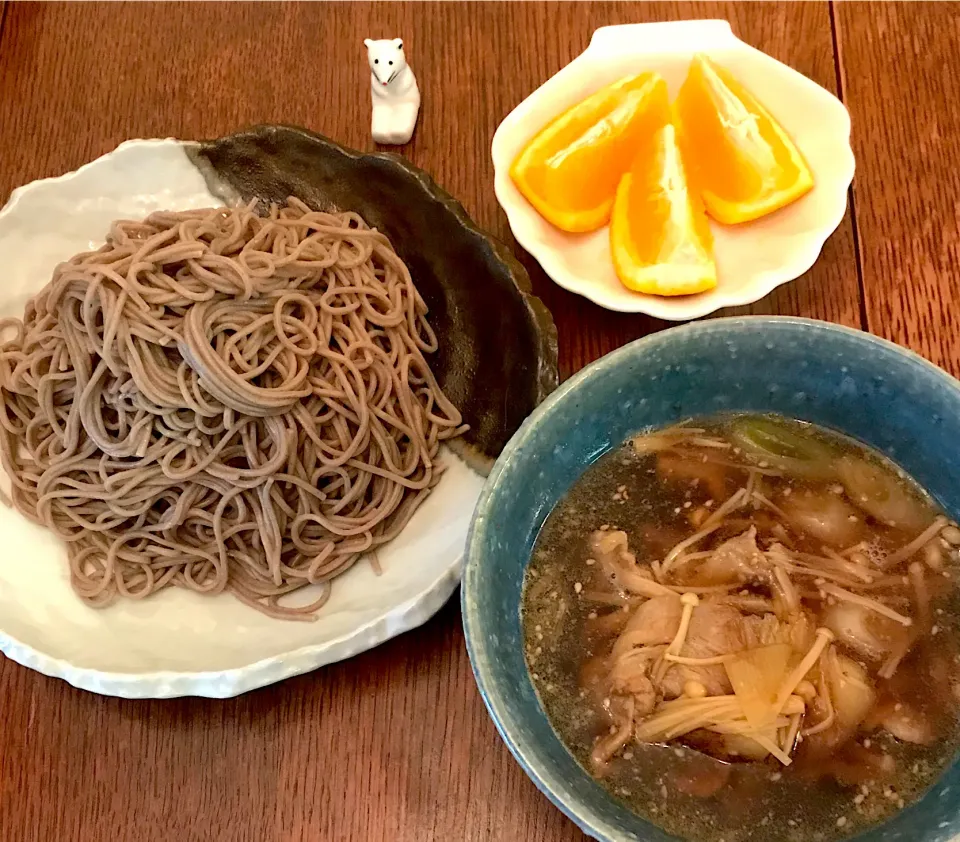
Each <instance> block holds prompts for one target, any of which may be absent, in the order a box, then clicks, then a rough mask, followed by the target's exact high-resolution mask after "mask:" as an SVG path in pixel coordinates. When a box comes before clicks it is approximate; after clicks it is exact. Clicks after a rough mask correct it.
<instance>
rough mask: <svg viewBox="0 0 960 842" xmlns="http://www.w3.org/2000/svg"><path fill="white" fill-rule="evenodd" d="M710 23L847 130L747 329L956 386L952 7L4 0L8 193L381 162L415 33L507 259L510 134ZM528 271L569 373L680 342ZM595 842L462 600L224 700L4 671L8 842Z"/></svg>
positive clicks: (461, 175)
mask: <svg viewBox="0 0 960 842" xmlns="http://www.w3.org/2000/svg"><path fill="white" fill-rule="evenodd" d="M701 17H721V18H727V19H729V20H730V21H731V23H732V24H733V27H734V29H735V31H736V32H737V33H738V34H739V35H740V36H741V37H742V38H744V39H745V40H746V41H748V42H750V43H751V44H753V45H755V46H757V47H759V48H760V49H762V50H764V51H766V52H768V53H770V54H771V55H773V56H775V57H777V58H778V59H780V60H782V61H784V62H786V63H788V64H790V65H792V66H793V67H795V68H796V69H798V70H800V71H801V72H802V73H805V74H806V75H808V76H810V77H811V78H813V79H815V80H816V81H817V82H819V83H820V84H821V85H823V86H825V87H827V88H829V89H831V90H833V91H836V92H838V93H839V94H840V96H841V97H842V99H843V100H844V102H845V103H846V104H847V107H848V108H849V109H850V111H851V113H852V117H853V143H854V151H855V153H856V156H857V176H856V180H855V182H854V190H853V202H852V203H851V208H850V211H849V212H848V214H847V217H846V219H845V220H844V222H843V224H842V225H841V226H840V228H839V230H838V231H837V232H836V233H835V234H834V235H833V237H832V238H831V239H830V241H829V242H828V243H827V245H826V247H825V249H824V252H823V254H822V256H821V258H820V260H819V262H818V263H817V264H816V266H815V267H814V268H813V269H812V270H811V271H810V272H809V273H808V274H807V275H806V276H805V277H803V278H801V279H799V280H797V281H796V282H794V283H792V284H790V285H788V286H786V287H782V288H781V289H780V290H778V291H777V292H776V293H775V294H774V295H771V296H770V297H769V298H766V299H764V300H763V301H760V302H758V303H757V304H755V305H753V306H752V307H750V308H748V311H749V312H753V313H779V314H790V315H802V316H811V317H816V318H822V319H829V320H832V321H838V322H843V323H845V324H849V325H854V326H859V327H863V328H866V329H868V330H870V331H872V332H874V333H877V334H880V335H881V336H885V337H887V338H889V339H892V340H894V341H896V342H900V343H902V344H904V345H908V346H910V347H911V348H913V349H915V350H916V351H918V352H920V353H922V354H924V355H925V356H927V357H928V358H929V359H931V360H933V361H934V362H936V363H938V364H940V365H942V366H944V367H945V368H947V369H948V370H949V371H951V372H952V373H953V374H960V339H958V337H957V330H958V326H960V319H958V316H957V312H956V304H955V299H956V298H957V297H958V293H960V270H958V268H957V266H958V261H960V246H958V243H960V236H958V226H960V203H958V197H960V105H958V103H960V62H958V61H957V58H956V52H957V48H958V45H960V6H958V5H956V4H952V3H930V4H924V3H905V4H903V5H900V4H897V3H882V4H860V3H847V2H842V3H817V2H810V3H783V4H779V3H744V4H734V3H719V4H711V3H596V4H593V3H575V4H563V3H549V4H548V3H539V2H537V3H509V4H506V3H504V4H495V3H469V4H455V3H439V4H419V3H418V4H369V5H368V4H366V3H349V4H343V5H341V4H334V3H309V4H302V5H288V4H281V3H271V4H269V5H260V4H254V3H237V4H234V3H217V4H205V3H184V4H156V5H154V4H146V3H144V4H141V3H130V4H123V3H104V4H88V3H77V4H73V3H71V4H64V5H58V4H43V5H39V4H38V5H34V4H29V3H19V2H8V3H6V5H5V6H4V4H3V2H2V0H0V202H2V201H4V200H5V198H6V196H7V195H8V193H9V191H10V190H12V189H13V188H14V187H16V186H18V185H20V184H23V183H25V182H28V181H31V180H32V179H35V178H41V177H44V176H51V175H58V174H60V173H63V172H66V171H68V170H71V169H73V168H75V167H77V166H79V165H81V164H83V163H85V162H86V161H89V160H91V159H93V158H95V157H97V156H99V155H101V154H103V153H105V152H108V151H109V150H111V149H112V148H113V147H114V146H116V145H117V144H118V143H120V142H121V141H123V140H125V139H127V138H132V137H155V136H176V137H182V138H202V137H211V136H216V135H220V134H223V133H226V132H229V131H232V130H234V129H237V128H239V127H242V126H244V125H247V124H251V123H255V122H268V121H276V122H286V123H297V124H302V125H304V126H307V127H309V128H312V129H316V130H318V131H321V132H324V133H325V134H328V135H330V136H332V137H334V138H336V139H337V140H339V141H341V142H344V143H346V144H349V145H352V146H355V147H359V148H370V146H371V141H370V139H369V134H368V120H369V107H370V105H369V94H368V82H367V70H366V67H365V59H364V54H363V49H362V39H363V38H364V37H372V38H379V37H395V36H402V37H403V38H404V40H405V41H406V47H407V50H408V53H409V55H410V57H411V64H412V66H413V67H414V69H415V71H416V73H417V77H418V79H419V82H420V86H421V89H422V90H423V92H424V104H423V109H422V113H421V118H420V124H419V127H418V129H417V133H416V136H415V139H414V142H413V143H412V144H411V145H410V147H409V148H407V149H406V150H405V152H406V154H407V155H408V156H409V157H410V158H411V159H412V160H413V161H414V162H415V163H417V164H419V165H420V166H422V167H424V168H426V169H427V170H429V171H430V172H432V173H433V174H434V175H435V176H436V178H437V180H438V181H439V182H440V183H441V184H442V185H444V186H445V187H446V188H447V189H448V190H449V191H450V192H451V193H453V194H454V195H456V196H458V197H459V198H460V199H462V200H463V202H464V204H465V205H466V207H467V209H468V211H469V212H470V213H471V214H472V215H473V216H474V217H475V218H476V219H477V220H479V221H480V222H481V223H482V224H483V225H484V226H486V227H487V228H488V229H490V230H492V231H495V232H497V233H498V234H499V235H500V236H501V237H503V238H504V239H506V240H507V241H508V242H510V241H511V238H510V234H509V230H508V228H507V224H506V220H505V217H504V215H503V214H502V213H501V211H500V210H499V208H498V206H497V204H496V200H495V198H494V195H493V189H492V180H493V168H492V165H491V163H490V157H489V145H490V139H491V137H492V136H493V132H494V129H495V128H496V126H497V124H498V122H499V121H500V120H501V119H502V118H503V117H504V116H505V115H506V114H507V113H508V112H509V111H510V109H511V108H512V107H513V106H514V105H515V104H516V103H517V102H519V101H520V100H521V99H522V98H523V97H524V96H526V95H527V94H528V93H529V92H530V91H532V90H533V89H534V88H535V87H537V86H538V85H539V84H540V83H541V82H543V81H544V80H546V79H547V78H548V77H549V76H550V75H551V74H552V73H554V72H556V71H557V70H558V69H559V68H560V67H561V66H563V65H564V64H565V63H566V62H568V61H569V60H570V59H572V58H573V57H574V56H575V55H576V54H577V53H579V52H580V51H581V50H582V49H583V48H584V47H585V46H586V44H587V42H588V40H589V38H590V34H591V32H592V31H593V30H594V29H595V28H596V27H598V26H601V25H604V24H610V23H626V22H638V21H648V20H661V19H675V18H701ZM524 259H525V261H526V265H527V267H528V269H529V270H530V273H531V275H532V277H533V281H534V285H535V287H536V289H537V292H538V293H539V294H540V295H541V296H542V297H543V299H544V301H546V303H547V304H548V306H549V307H550V308H551V309H552V310H553V312H554V315H555V317H556V321H557V324H558V328H559V331H560V353H561V365H562V370H563V374H564V376H566V375H569V374H570V373H572V372H573V371H575V370H577V369H578V368H580V367H581V366H583V365H585V364H586V363H589V362H590V361H591V360H593V359H595V358H597V357H599V356H600V355H602V354H604V353H606V352H607V351H609V350H611V349H613V348H615V347H617V346H619V345H621V344H623V343H624V342H627V341H629V340H631V339H634V338H636V337H639V336H642V335H644V334H646V333H649V332H650V331H652V330H657V329H660V328H662V327H664V326H665V325H664V324H663V323H659V322H655V321H654V320H651V319H648V318H645V317H636V316H624V315H617V314H613V313H608V312H606V311H603V310H600V309H598V308H596V307H594V306H592V305H590V304H589V303H587V302H585V301H583V300H581V299H577V298H575V297H574V296H572V295H569V294H567V293H565V292H563V291H562V290H560V289H558V288H557V287H555V286H553V285H552V284H551V283H550V282H549V281H548V279H547V278H546V277H545V276H544V275H543V273H542V272H540V271H539V269H538V268H537V266H536V265H535V264H534V263H533V262H532V261H531V260H530V259H529V258H527V257H526V256H524ZM0 278H2V273H0ZM0 282H2V281H0ZM583 838H584V837H583V836H582V834H580V833H579V832H578V831H577V830H576V829H575V828H574V826H573V825H572V824H571V823H570V822H568V821H567V820H566V819H565V818H563V817H562V816H561V814H560V813H559V812H558V811H556V810H555V809H554V808H553V807H552V806H550V805H549V803H548V802H547V801H546V799H545V798H543V797H542V796H541V795H540V794H539V793H538V792H537V791H536V789H535V788H534V786H533V784H531V783H530V782H529V781H528V780H527V779H526V777H525V776H524V775H523V773H522V772H521V771H520V769H519V767H518V766H517V765H516V764H515V763H514V762H513V760H512V758H511V757H510V755H509V753H508V752H507V750H506V748H505V747H504V746H503V744H502V743H501V742H500V740H499V738H498V736H497V734H496V731H495V730H494V727H493V725H492V723H491V721H490V720H489V718H488V717H487V715H486V712H485V710H484V708H483V705H482V703H481V701H480V698H479V696H478V694H477V691H476V688H475V686H474V683H473V679H472V676H471V673H470V666H469V663H468V661H467V656H466V652H465V650H464V645H463V636H462V632H461V630H460V617H459V611H458V608H457V605H456V602H455V601H454V602H452V603H451V604H450V605H448V606H447V607H446V608H445V609H444V610H442V611H441V612H440V614H439V616H437V617H436V618H434V619H433V620H432V621H431V622H430V623H428V624H427V625H426V626H425V627H424V628H423V629H420V630H418V631H416V632H412V633H410V634H407V635H405V636H403V637H401V638H399V639H397V640H394V641H392V642H391V643H388V644H386V645H385V646H382V647H380V648H379V649H377V650H376V651H374V652H370V653H367V654H366V655H362V656H360V657H358V658H354V659H353V660H351V661H348V662H346V663H343V664H339V665H336V666H333V667H330V668H327V669H324V670H322V671H320V672H316V673H314V674H312V675H306V676H302V677H300V678H296V679H293V680H291V681H287V682H284V683H283V684H280V685H277V686H275V687H270V688H266V689H264V690H261V691H258V692H254V693H250V694H248V695H246V696H244V697H242V698H239V699H236V700H232V701H226V702H217V701H206V700H196V699H186V700H177V701H158V702H129V701H120V700H116V699H105V698H100V697H97V696H94V695H92V694H88V693H83V692H80V691H78V690H75V689H73V688H71V687H69V686H67V685H66V684H65V683H63V682H60V681H55V680H53V679H49V678H45V677H43V676H40V675H37V674H35V673H33V672H30V671H28V670H26V669H24V668H22V667H20V666H17V665H16V664H14V663H12V662H10V661H7V660H5V659H3V658H2V656H0V840H3V842H8V841H9V842H32V840H38V842H39V840H42V842H73V840H84V841H85V842H86V840H92V842H100V840H120V841H121V842H128V841H129V842H146V840H151V842H152V840H157V841H158V842H159V840H165V841H166V840H176V842H194V840H196V841H197V842H201V840H203V842H208V840H223V842H246V840H250V842H280V840H283V842H288V840H289V842H293V841H294V840H310V842H314V840H324V842H326V840H331V842H334V841H336V842H338V841H339V840H351V842H352V841H353V840H357V842H366V841H367V840H371V842H373V841H374V840H384V841H385V842H401V841H402V842H407V841H408V840H409V842H431V841H432V840H438V842H439V840H444V841H445V840H558V842H562V841H563V840H579V839H583Z"/></svg>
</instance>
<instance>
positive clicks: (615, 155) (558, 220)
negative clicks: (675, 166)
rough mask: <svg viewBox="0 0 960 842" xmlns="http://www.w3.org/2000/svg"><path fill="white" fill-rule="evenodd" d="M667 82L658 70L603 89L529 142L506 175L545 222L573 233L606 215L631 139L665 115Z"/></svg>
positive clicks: (632, 149) (630, 151)
mask: <svg viewBox="0 0 960 842" xmlns="http://www.w3.org/2000/svg"><path fill="white" fill-rule="evenodd" d="M668 110H669V105H668V98H667V85H666V82H665V81H664V80H663V78H662V77H661V76H660V75H659V74H656V73H641V74H640V75H639V76H630V77H626V78H623V79H620V80H618V81H617V82H614V83H613V84H612V85H608V86H607V87H605V88H601V89H600V90H599V91H597V92H596V93H595V94H593V95H591V96H590V97H588V98H587V99H585V100H584V101H583V102H581V103H580V104H579V105H575V106H574V107H573V108H571V109H569V110H568V111H566V112H565V113H563V114H561V115H560V116H559V117H558V118H556V119H555V120H554V121H553V122H551V123H550V124H548V125H547V126H546V128H544V129H543V130H542V131H541V132H540V133H539V134H537V135H536V137H534V138H533V140H531V141H530V143H529V144H527V146H526V148H525V149H524V150H523V151H522V152H521V153H520V155H519V156H518V157H517V159H516V160H515V161H514V163H513V166H512V167H511V168H510V175H511V177H512V178H513V181H514V183H515V184H516V185H517V188H518V189H519V190H520V192H521V193H522V194H523V195H524V197H525V198H526V199H527V201H529V202H530V204H532V205H533V206H534V207H535V208H536V209H537V211H538V212H539V213H540V214H541V215H542V216H543V217H544V218H545V219H546V220H547V221H548V222H550V223H552V224H553V225H555V226H557V227H558V228H560V229H562V230H564V231H570V232H574V233H578V232H585V231H594V230H596V229H597V228H601V227H603V226H604V225H606V223H607V222H608V221H609V219H610V211H611V208H612V207H613V199H614V195H615V194H616V190H617V183H618V182H619V180H620V177H621V176H622V175H623V173H624V172H625V171H626V169H627V167H629V165H630V162H631V160H632V159H633V155H634V152H635V150H636V147H637V144H638V143H639V142H640V141H641V140H642V138H643V137H644V136H645V135H648V134H649V133H650V132H652V131H653V130H654V129H655V128H656V127H657V126H658V125H661V124H662V123H663V122H664V120H665V119H666V114H667V113H668Z"/></svg>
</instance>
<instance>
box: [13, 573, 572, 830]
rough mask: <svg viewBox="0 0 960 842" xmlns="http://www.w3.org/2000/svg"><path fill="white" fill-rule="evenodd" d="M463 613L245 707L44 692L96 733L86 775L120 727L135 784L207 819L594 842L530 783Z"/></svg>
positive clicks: (240, 702)
mask: <svg viewBox="0 0 960 842" xmlns="http://www.w3.org/2000/svg"><path fill="white" fill-rule="evenodd" d="M459 604H460V597H459V591H457V592H456V593H455V594H454V595H453V597H452V598H451V599H450V601H449V602H448V603H447V604H446V605H445V606H444V608H442V609H441V611H440V612H439V613H438V614H437V615H436V616H435V617H434V618H432V619H431V620H429V621H428V622H427V623H426V624H425V625H424V626H422V627H420V628H418V629H414V630H412V631H410V632H406V633H404V634H402V635H400V636H398V637H396V638H394V639H392V640H390V641H388V642H386V643H384V644H383V645H381V646H379V647H377V648H376V649H373V650H371V651H369V652H366V653H363V654H361V655H358V656H356V657H354V658H351V659H348V660H346V661H342V662H339V663H335V664H331V665H328V666H326V667H323V668H321V669H319V670H316V671H314V672H312V673H307V674H304V675H301V676H297V677H294V678H291V679H288V680H286V681H283V682H280V683H278V684H274V685H271V686H269V687H264V688H261V689H259V690H254V691H251V692H249V693H246V694H244V695H242V696H239V697H237V698H233V699H226V700H215V699H200V698H180V699H165V700H124V699H116V698H104V697H100V696H96V695H94V694H91V693H87V692H84V691H80V690H75V689H73V688H70V687H69V686H68V685H66V684H64V683H63V682H60V681H57V680H54V679H46V678H41V679H40V680H42V681H49V682H51V684H52V688H51V689H53V688H62V690H60V691H59V692H55V693H51V694H50V695H51V696H55V697H56V698H58V699H59V703H58V704H59V707H60V709H61V710H62V711H63V714H62V715H63V716H64V717H65V718H67V717H68V718H69V720H70V721H72V722H77V723H86V725H80V726H79V730H80V732H81V733H79V734H75V735H74V736H73V737H71V738H70V739H69V742H70V743H71V745H72V747H73V748H76V749H79V748H80V747H81V746H83V751H84V754H85V755H86V756H88V757H89V758H90V759H89V760H88V761H86V762H88V763H89V762H91V761H92V762H93V764H95V765H99V764H101V763H103V762H104V761H105V756H106V755H105V754H104V753H103V752H104V751H106V750H105V749H103V748H102V747H98V746H97V734H98V733H99V732H100V728H101V727H102V726H103V725H108V726H110V727H114V726H115V725H116V724H117V723H118V720H119V728H118V731H119V740H120V742H121V743H122V744H124V745H126V746H127V747H128V749H129V748H131V747H133V746H140V747H141V748H145V750H146V756H144V755H143V754H142V753H141V752H140V750H139V749H138V752H137V754H138V758H139V759H135V760H134V761H133V762H132V763H131V764H130V765H128V766H127V768H126V772H125V774H128V775H129V776H131V778H132V779H135V780H138V782H139V785H144V784H146V785H149V786H151V787H153V789H154V791H155V792H157V793H158V794H160V797H161V798H162V799H164V800H166V798H167V797H168V796H170V795H171V793H172V792H173V791H174V790H176V789H187V790H189V794H188V795H186V796H185V801H184V802H183V807H182V809H183V810H184V811H185V813H186V815H188V816H189V815H190V814H191V813H192V814H193V819H194V820H196V821H200V820H201V814H202V811H203V810H204V809H206V808H205V807H204V806H203V805H204V804H205V803H209V802H210V801H211V800H215V801H218V802H222V801H223V800H224V799H228V800H233V801H235V802H236V804H237V806H236V808H235V809H236V810H240V811H244V812H246V811H248V810H249V809H250V808H249V807H248V806H247V805H248V804H262V805H264V809H266V810H268V811H269V814H270V815H269V817H264V818H263V819H262V820H263V821H264V822H266V823H267V824H266V826H269V827H273V826H274V815H275V816H276V819H275V821H276V823H277V828H278V837H279V838H284V839H285V838H288V836H290V835H292V836H295V837H297V838H317V839H320V838H322V839H331V840H333V839H364V840H370V842H373V840H379V839H383V840H385V842H386V840H390V842H400V841H401V840H403V841H404V842H405V840H407V839H409V840H410V842H414V840H416V842H422V841H423V840H425V839H434V838H436V839H440V838H445V837H446V836H449V835H450V834H454V835H455V836H456V838H458V839H464V840H468V839H469V840H474V839H475V840H477V841H478V842H479V840H483V839H489V838H492V836H491V834H494V833H495V832H496V829H497V828H501V829H503V828H506V829H508V830H509V831H510V834H511V836H513V835H514V834H516V835H517V838H519V837H520V836H522V835H528V836H537V835H538V834H540V833H541V832H543V829H544V828H547V829H549V831H550V833H549V837H548V838H550V839H554V840H571V842H572V840H581V839H584V838H585V837H584V836H583V835H582V834H581V833H580V831H579V830H577V829H576V828H575V827H574V825H573V824H572V823H571V822H569V821H568V820H567V819H566V817H564V816H563V815H562V814H561V813H560V812H559V811H557V810H555V809H554V808H553V807H552V806H551V805H550V804H549V802H547V800H546V799H544V798H542V796H541V795H540V794H539V793H538V791H537V790H536V788H535V787H534V785H533V784H532V783H531V782H530V781H529V779H528V778H527V777H526V776H525V775H523V773H522V771H521V770H520V768H519V767H518V766H516V764H515V763H514V761H513V758H512V757H511V756H510V754H509V751H508V750H507V748H506V746H505V745H504V744H503V742H502V741H501V740H500V738H499V737H498V735H497V732H496V729H495V727H494V725H493V722H492V721H491V720H490V718H489V717H488V716H487V715H486V712H485V710H484V707H483V703H482V701H481V699H480V695H479V693H478V691H477V688H476V685H475V683H474V680H473V675H472V672H471V669H470V665H469V661H468V659H467V656H466V651H465V648H464V643H463V632H462V628H461V622H460V610H459ZM11 667H12V668H16V669H20V668H19V667H16V666H15V665H12V664H11ZM67 711H70V712H69V713H67ZM74 727H75V728H76V727H77V726H76V725H75V726H74ZM114 750H115V749H110V750H109V752H110V753H112V752H113V751H114ZM72 753H74V752H73V750H71V754H72ZM120 753H121V754H122V753H123V751H122V750H121V751H120ZM148 757H149V761H148V760H147V758H148ZM108 765H112V764H110V763H109V761H108ZM121 785H122V784H121ZM83 801H84V803H86V802H87V799H86V798H84V799H83ZM273 804H276V805H277V806H276V809H275V810H274V807H273V806H272V805H273ZM332 805H343V806H332ZM350 805H362V809H360V808H356V809H355V808H354V807H352V806H350ZM178 809H181V807H179V806H178ZM227 809H229V808H227ZM154 818H158V820H159V814H156V815H154ZM119 821H121V823H122V822H123V821H125V819H123V818H121V819H119ZM526 831H529V833H527V832H526ZM266 838H267V839H269V838H272V837H270V836H269V835H268V836H267V837H266Z"/></svg>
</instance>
